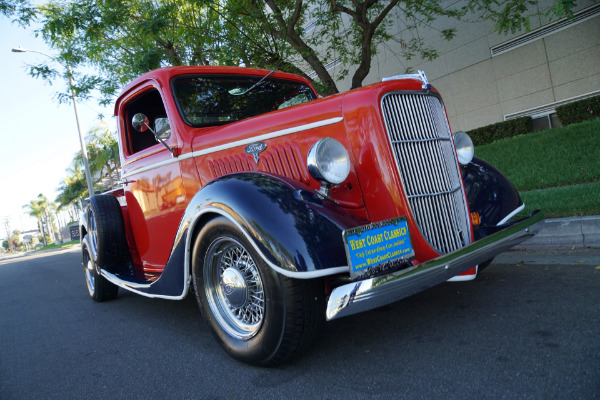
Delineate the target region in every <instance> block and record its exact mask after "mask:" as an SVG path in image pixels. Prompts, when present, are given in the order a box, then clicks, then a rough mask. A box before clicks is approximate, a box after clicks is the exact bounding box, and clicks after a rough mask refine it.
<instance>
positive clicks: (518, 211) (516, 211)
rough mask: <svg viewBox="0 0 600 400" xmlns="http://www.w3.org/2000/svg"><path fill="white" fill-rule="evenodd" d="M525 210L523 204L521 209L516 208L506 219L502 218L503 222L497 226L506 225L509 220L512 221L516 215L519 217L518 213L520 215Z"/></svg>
mask: <svg viewBox="0 0 600 400" xmlns="http://www.w3.org/2000/svg"><path fill="white" fill-rule="evenodd" d="M524 208H525V203H523V204H521V205H520V206H519V207H517V208H515V209H514V210H513V211H512V212H511V213H510V214H508V215H507V216H506V217H504V218H502V221H500V222H498V223H497V224H496V226H500V225H504V224H505V223H507V222H508V220H509V219H511V218H512V217H514V216H515V215H517V214H518V213H520V212H521V211H523V209H524Z"/></svg>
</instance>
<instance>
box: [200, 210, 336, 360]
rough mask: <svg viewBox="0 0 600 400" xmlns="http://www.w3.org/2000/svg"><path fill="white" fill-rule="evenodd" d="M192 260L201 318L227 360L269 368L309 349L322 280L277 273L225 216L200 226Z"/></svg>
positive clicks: (320, 309)
mask: <svg viewBox="0 0 600 400" xmlns="http://www.w3.org/2000/svg"><path fill="white" fill-rule="evenodd" d="M192 259H193V261H192V279H193V283H194V289H195V290H194V291H195V293H196V299H197V300H198V305H199V306H200V310H201V311H202V315H203V316H204V319H205V321H206V323H207V324H208V326H209V327H210V329H211V331H212V333H213V334H214V336H215V337H216V339H217V340H218V342H219V344H220V345H221V346H223V349H225V351H226V352H227V353H229V354H230V355H231V356H232V357H234V358H236V359H238V360H240V361H243V362H247V363H249V364H256V365H265V366H266V365H271V366H273V365H279V364H281V363H283V362H285V361H286V360H288V359H290V358H292V357H294V356H296V355H300V354H302V352H303V351H305V350H306V349H307V348H308V347H309V346H310V344H311V343H312V341H313V340H314V338H315V337H316V335H317V332H318V330H319V327H320V326H321V322H322V321H323V320H324V318H323V317H324V310H325V301H324V290H323V286H322V281H320V280H313V279H310V280H302V279H291V278H288V277H286V276H283V275H280V274H278V273H277V272H276V271H275V270H274V269H273V268H271V266H269V265H268V264H267V262H266V260H265V257H264V255H263V254H261V253H260V252H258V251H257V250H256V248H255V247H254V246H253V244H252V242H251V241H250V240H248V238H247V237H246V236H245V235H244V234H243V233H242V232H240V229H239V227H238V226H237V225H236V224H235V223H233V222H232V221H230V220H229V219H227V218H225V217H215V218H213V219H211V220H209V221H208V222H207V223H206V224H205V225H204V226H203V227H202V230H201V231H200V232H199V233H198V235H197V237H196V243H195V245H194V251H193V254H192Z"/></svg>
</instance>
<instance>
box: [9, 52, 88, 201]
mask: <svg viewBox="0 0 600 400" xmlns="http://www.w3.org/2000/svg"><path fill="white" fill-rule="evenodd" d="M12 52H13V53H27V52H29V53H37V54H41V55H43V56H46V57H49V58H51V59H53V60H54V61H56V62H57V63H59V64H60V65H62V66H63V67H65V68H66V70H67V74H68V75H69V88H70V89H71V99H72V100H73V108H74V109H75V119H76V120H77V131H78V132H79V144H80V145H81V157H82V158H83V168H84V170H85V179H86V181H87V187H88V192H89V194H90V197H92V196H93V195H94V184H93V182H92V174H91V173H90V165H89V163H88V155H87V150H86V146H85V139H84V138H83V133H82V131H81V124H80V122H79V111H78V110H77V100H76V99H75V82H74V81H73V71H72V70H71V67H70V66H69V65H68V64H67V65H65V64H63V63H62V62H60V61H59V60H57V59H56V58H55V57H52V56H51V55H48V54H46V53H42V52H40V51H35V50H28V49H24V48H22V47H15V48H13V49H12Z"/></svg>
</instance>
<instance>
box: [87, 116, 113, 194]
mask: <svg viewBox="0 0 600 400" xmlns="http://www.w3.org/2000/svg"><path fill="white" fill-rule="evenodd" d="M86 142H87V153H88V158H89V163H90V170H91V172H92V174H93V175H94V176H97V179H96V183H98V182H100V181H103V180H107V181H108V189H110V190H112V189H114V186H115V185H114V184H115V182H114V175H115V172H116V171H117V169H118V168H119V167H120V159H119V146H118V144H117V141H116V139H115V137H114V135H113V134H112V133H111V132H110V131H109V130H108V128H106V127H102V128H96V129H92V130H91V131H90V132H89V134H88V137H87V140H86ZM77 158H78V159H79V158H81V153H79V154H78V155H77Z"/></svg>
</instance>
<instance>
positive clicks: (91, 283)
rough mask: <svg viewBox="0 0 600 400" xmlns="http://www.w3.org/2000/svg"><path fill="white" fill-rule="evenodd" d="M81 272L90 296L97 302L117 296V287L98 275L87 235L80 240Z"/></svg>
mask: <svg viewBox="0 0 600 400" xmlns="http://www.w3.org/2000/svg"><path fill="white" fill-rule="evenodd" d="M81 252H82V263H83V273H84V276H85V282H86V285H87V288H88V293H89V294H90V297H91V298H92V299H93V300H95V301H98V302H102V301H107V300H112V299H114V298H115V297H117V294H118V292H119V288H118V287H117V286H116V285H115V284H113V283H112V282H109V281H108V280H106V278H104V277H103V276H102V275H100V271H99V269H98V265H97V264H96V263H95V262H94V260H93V258H92V253H91V251H90V246H89V236H88V235H86V236H84V238H83V240H82V241H81Z"/></svg>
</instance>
